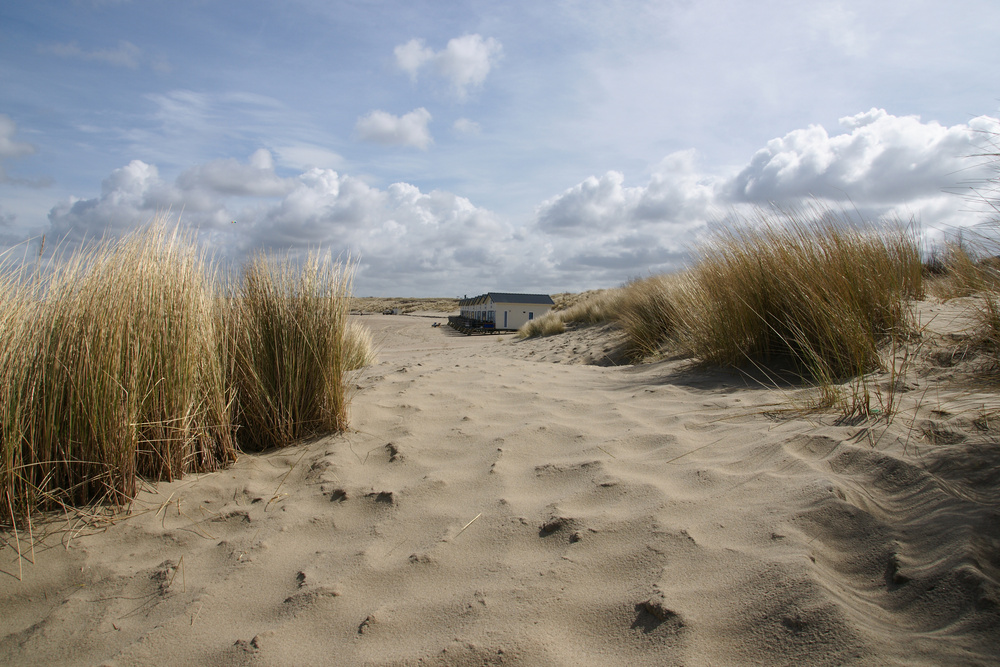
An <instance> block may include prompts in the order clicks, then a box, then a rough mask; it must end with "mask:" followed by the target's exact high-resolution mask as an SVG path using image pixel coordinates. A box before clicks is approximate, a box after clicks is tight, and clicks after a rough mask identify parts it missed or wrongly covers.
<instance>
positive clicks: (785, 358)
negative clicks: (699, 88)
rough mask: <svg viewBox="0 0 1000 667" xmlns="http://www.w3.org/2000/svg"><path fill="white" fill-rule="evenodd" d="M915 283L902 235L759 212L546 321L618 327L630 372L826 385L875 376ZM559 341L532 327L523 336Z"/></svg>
mask: <svg viewBox="0 0 1000 667" xmlns="http://www.w3.org/2000/svg"><path fill="white" fill-rule="evenodd" d="M922 271H923V266H922V263H921V257H920V252H919V243H918V239H917V236H916V234H915V233H914V231H913V230H912V229H907V228H904V227H902V226H888V227H887V226H880V227H875V226H871V225H865V224H863V223H862V222H860V221H858V220H857V219H855V218H854V217H853V216H852V215H850V214H849V213H846V212H838V211H831V210H826V209H806V210H780V209H774V208H771V209H763V208H761V209H756V210H755V211H754V212H753V213H751V214H750V215H749V216H734V217H732V218H730V219H729V220H726V221H725V222H724V224H721V225H720V226H719V227H718V228H717V231H715V232H714V234H712V235H711V236H709V237H708V238H707V239H706V241H705V242H704V243H703V244H702V245H701V246H700V247H699V248H697V249H696V250H695V252H694V262H693V264H692V266H691V267H690V268H689V269H688V270H686V271H683V272H680V273H677V274H670V275H659V276H650V277H648V278H644V279H639V280H634V281H632V282H630V283H628V284H627V285H625V286H623V287H621V288H619V289H617V290H609V291H608V292H605V293H602V294H600V295H599V296H598V297H595V298H591V299H587V300H583V301H581V302H579V303H577V304H574V305H573V306H572V307H571V308H568V309H566V310H565V311H561V312H555V313H553V314H552V315H553V317H558V318H560V319H561V320H562V321H563V322H564V323H565V322H570V321H574V320H576V321H581V322H586V323H591V322H597V321H608V320H610V321H614V322H617V323H618V325H619V326H620V327H621V329H622V331H623V332H624V335H625V339H626V352H627V353H628V354H629V356H631V357H632V358H633V359H636V360H638V359H642V358H648V357H651V356H656V355H658V354H661V353H663V352H670V353H671V354H677V355H681V356H688V357H691V358H694V359H697V360H699V361H701V362H703V363H707V364H714V365H724V366H742V365H757V366H760V365H770V366H776V365H777V366H782V367H786V368H793V369H796V370H797V371H798V372H800V373H801V374H802V375H803V376H805V377H807V378H810V379H813V380H818V381H820V382H830V381H832V380H834V379H836V378H843V377H850V376H856V375H858V374H863V373H866V372H868V371H870V370H873V369H875V368H878V367H879V366H880V364H881V357H880V352H879V350H880V347H881V346H882V345H883V344H884V343H886V342H887V341H889V340H891V339H892V338H893V337H902V336H906V335H907V334H908V333H909V332H910V331H911V328H912V316H911V312H910V308H909V303H910V301H911V300H912V299H916V298H920V297H921V296H922V294H923V282H922V280H923V275H922ZM543 324H544V326H543ZM558 331H559V329H558V325H557V324H556V323H555V322H552V323H549V322H545V323H541V322H540V323H538V324H535V325H533V326H532V327H531V328H525V329H524V330H522V335H525V336H530V335H545V334H547V333H557V332H558Z"/></svg>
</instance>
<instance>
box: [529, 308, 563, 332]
mask: <svg viewBox="0 0 1000 667" xmlns="http://www.w3.org/2000/svg"><path fill="white" fill-rule="evenodd" d="M564 331H566V324H565V323H564V322H563V320H562V316H561V314H560V313H557V312H552V311H550V312H548V313H545V314H544V315H542V316H541V317H539V318H538V319H537V320H530V321H528V322H525V323H524V324H523V325H522V326H521V328H520V329H518V330H517V337H518V338H536V337H538V336H554V335H555V334H561V333H563V332H564Z"/></svg>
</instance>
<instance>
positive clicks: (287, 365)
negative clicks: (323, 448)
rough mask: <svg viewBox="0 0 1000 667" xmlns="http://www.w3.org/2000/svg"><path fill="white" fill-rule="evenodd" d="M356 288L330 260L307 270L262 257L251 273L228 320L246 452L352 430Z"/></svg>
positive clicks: (308, 264) (308, 263) (310, 263)
mask: <svg viewBox="0 0 1000 667" xmlns="http://www.w3.org/2000/svg"><path fill="white" fill-rule="evenodd" d="M350 287H351V271H350V270H349V269H348V268H345V267H344V266H343V265H342V264H340V263H337V262H334V261H333V260H332V259H331V257H330V256H329V255H325V256H321V255H318V254H313V255H311V256H310V257H308V258H307V259H306V260H305V262H304V263H302V264H301V265H300V264H296V263H295V262H293V261H292V260H291V259H290V258H288V257H286V258H283V259H274V258H269V257H267V256H266V255H263V254H258V255H256V256H255V257H253V258H252V259H251V260H250V262H249V264H248V265H247V266H246V267H245V268H244V271H243V276H242V278H241V280H240V282H239V285H238V287H237V288H236V290H235V294H234V295H233V296H232V297H231V298H230V299H228V300H227V303H228V304H230V305H229V307H228V308H227V309H226V311H225V313H224V315H223V320H224V325H223V326H224V328H225V330H226V332H227V333H228V335H229V337H230V340H229V341H228V342H229V350H230V352H229V355H230V364H229V384H230V386H231V387H232V388H233V395H234V399H235V400H234V411H235V414H236V420H237V422H238V424H239V426H240V428H239V429H238V430H237V433H236V435H237V439H238V441H239V444H240V446H241V447H242V448H244V449H249V450H261V449H266V448H269V447H276V446H277V447H282V446H286V445H288V444H291V443H292V442H294V441H296V440H299V439H301V438H303V437H306V436H310V435H314V434H316V433H322V432H331V431H339V430H342V429H344V428H345V427H346V425H347V406H348V397H347V395H346V383H345V382H344V374H345V373H346V372H347V371H348V370H350V367H349V366H350V359H349V355H348V353H347V352H348V348H349V346H350V344H351V340H352V339H351V337H350V335H349V328H348V316H349V314H350V301H349V296H350Z"/></svg>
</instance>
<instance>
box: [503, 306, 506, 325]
mask: <svg viewBox="0 0 1000 667" xmlns="http://www.w3.org/2000/svg"><path fill="white" fill-rule="evenodd" d="M503 328H504V329H506V328H507V311H506V310H505V311H503Z"/></svg>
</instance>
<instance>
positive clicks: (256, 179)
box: [177, 148, 293, 197]
mask: <svg viewBox="0 0 1000 667" xmlns="http://www.w3.org/2000/svg"><path fill="white" fill-rule="evenodd" d="M177 186H178V187H179V188H181V189H182V190H199V189H203V190H211V191H214V192H217V193H219V194H223V195H240V196H245V197H280V196H282V195H284V194H287V193H288V192H289V191H290V190H291V189H292V187H293V184H292V182H291V181H290V180H288V179H284V178H279V177H278V175H277V174H275V172H274V158H273V157H272V156H271V152H270V151H268V150H267V149H265V148H261V149H260V150H258V151H256V152H255V153H254V154H253V155H251V156H250V160H249V161H248V162H247V164H241V163H240V162H239V161H237V160H234V159H232V158H230V159H226V160H213V161H212V162H209V163H207V164H203V165H198V166H196V167H192V168H190V169H187V170H185V171H184V172H182V173H181V175H180V176H178V177H177Z"/></svg>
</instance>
